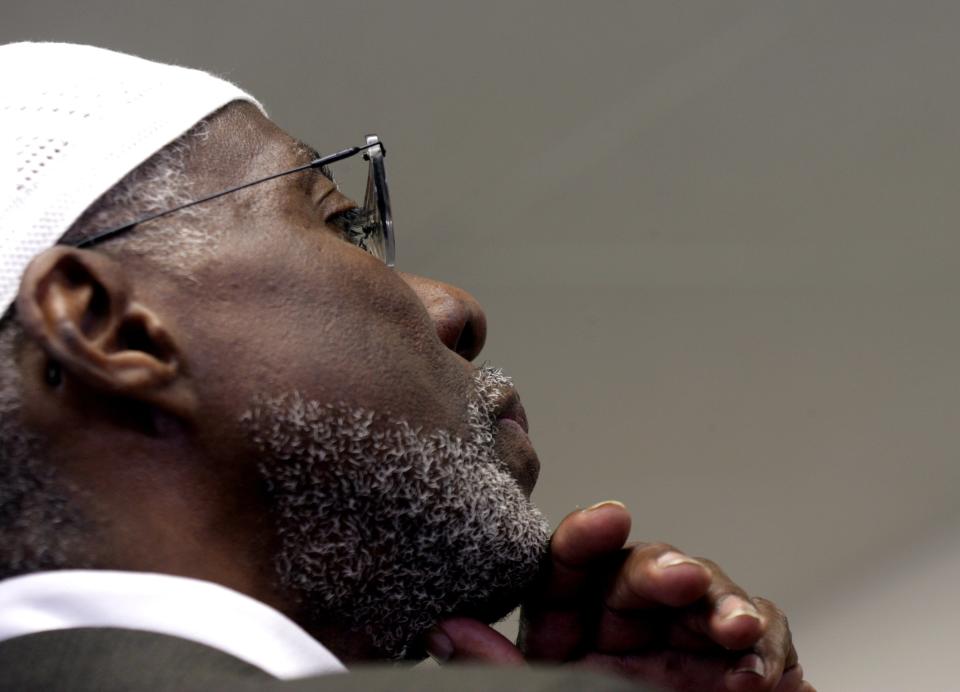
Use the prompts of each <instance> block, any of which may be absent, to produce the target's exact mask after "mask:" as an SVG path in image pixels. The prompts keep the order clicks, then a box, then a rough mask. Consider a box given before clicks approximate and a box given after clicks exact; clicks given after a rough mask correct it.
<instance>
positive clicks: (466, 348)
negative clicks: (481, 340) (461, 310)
mask: <svg viewBox="0 0 960 692" xmlns="http://www.w3.org/2000/svg"><path fill="white" fill-rule="evenodd" d="M453 350H454V351H456V352H457V353H459V354H460V355H461V356H463V357H464V358H466V359H467V360H473V359H474V358H476V356H477V354H478V353H479V352H480V349H478V348H477V331H476V329H475V328H474V326H473V323H472V322H470V321H467V322H466V323H465V324H464V325H463V329H462V330H460V335H459V336H458V337H457V343H456V344H455V345H454V347H453Z"/></svg>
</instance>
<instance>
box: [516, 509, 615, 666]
mask: <svg viewBox="0 0 960 692" xmlns="http://www.w3.org/2000/svg"><path fill="white" fill-rule="evenodd" d="M629 534H630V513H629V512H628V511H627V509H626V507H624V506H623V505H622V504H621V503H619V502H612V501H608V502H601V503H598V504H596V505H594V506H593V507H590V508H588V509H585V510H581V511H576V512H573V513H571V514H569V515H567V517H566V518H564V520H563V521H561V522H560V525H559V526H558V527H557V530H556V531H555V532H554V534H553V537H552V538H551V539H550V550H549V553H548V558H547V563H546V565H545V568H544V571H543V573H542V576H541V578H540V579H539V580H538V582H537V584H536V585H535V588H534V589H532V590H531V592H530V595H529V596H528V597H527V598H526V599H525V601H524V603H523V610H522V614H521V622H520V637H519V639H518V643H519V645H520V648H521V649H522V650H523V652H524V653H525V654H526V656H527V657H528V658H531V659H540V660H549V661H564V660H567V659H568V658H569V657H570V656H572V655H573V654H574V652H575V651H576V650H577V649H578V647H580V646H582V644H583V639H584V619H585V617H586V614H587V612H593V611H595V609H596V603H594V602H591V600H590V599H589V598H587V595H586V594H587V591H588V590H589V588H590V587H591V585H593V584H595V583H596V581H597V579H598V576H599V575H598V572H600V573H602V572H604V570H606V569H612V568H611V567H609V566H608V564H607V563H608V562H609V560H610V559H611V558H616V559H619V558H618V554H619V551H620V550H621V548H622V547H623V544H624V543H625V542H626V540H627V537H628V536H629Z"/></svg>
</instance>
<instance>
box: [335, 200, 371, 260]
mask: <svg viewBox="0 0 960 692" xmlns="http://www.w3.org/2000/svg"><path fill="white" fill-rule="evenodd" d="M327 223H329V224H330V225H332V226H334V227H336V228H337V229H339V230H340V233H342V234H343V237H344V239H345V240H347V241H348V242H350V243H353V244H354V245H356V246H357V247H359V248H362V249H363V250H366V251H367V252H369V251H370V248H369V247H368V246H367V241H368V239H370V237H371V236H372V235H374V234H375V233H376V230H377V225H376V223H375V222H374V221H373V220H372V219H371V218H370V215H369V214H366V213H364V211H363V210H362V209H360V208H359V207H354V208H353V209H347V210H346V211H342V212H340V213H338V214H334V215H333V216H332V217H330V220H329V221H328V222H327Z"/></svg>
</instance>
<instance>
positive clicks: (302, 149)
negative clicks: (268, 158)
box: [294, 139, 337, 185]
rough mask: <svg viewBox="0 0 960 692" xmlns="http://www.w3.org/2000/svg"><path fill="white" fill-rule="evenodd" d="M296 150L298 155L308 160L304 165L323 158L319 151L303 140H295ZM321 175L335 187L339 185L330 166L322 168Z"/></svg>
mask: <svg viewBox="0 0 960 692" xmlns="http://www.w3.org/2000/svg"><path fill="white" fill-rule="evenodd" d="M294 148H295V149H296V151H297V154H299V155H300V156H303V157H304V158H305V159H307V161H304V163H309V162H310V161H316V160H317V159H319V158H322V154H321V153H320V152H319V151H317V150H316V149H314V148H313V147H311V146H310V145H309V144H307V143H306V142H304V141H303V140H301V139H297V140H294ZM314 170H316V169H314ZM320 173H321V174H322V175H323V176H324V177H325V178H327V179H328V180H330V182H332V183H333V184H334V185H336V184H337V181H336V179H335V178H334V177H333V173H332V172H331V171H330V167H329V166H321V167H320Z"/></svg>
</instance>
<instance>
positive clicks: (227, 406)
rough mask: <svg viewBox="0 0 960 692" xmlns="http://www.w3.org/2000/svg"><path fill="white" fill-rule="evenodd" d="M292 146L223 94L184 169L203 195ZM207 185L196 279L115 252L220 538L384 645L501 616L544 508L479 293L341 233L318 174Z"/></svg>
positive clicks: (301, 614)
mask: <svg viewBox="0 0 960 692" xmlns="http://www.w3.org/2000/svg"><path fill="white" fill-rule="evenodd" d="M309 158H310V155H309V152H308V151H306V150H305V148H304V147H303V145H301V144H300V143H298V142H297V141H296V140H295V139H293V138H291V137H290V136H289V135H287V134H286V133H285V132H283V131H282V130H281V129H280V128H278V127H277V126H276V125H275V124H273V123H272V122H271V121H270V120H268V119H267V118H266V117H264V116H263V115H262V114H261V113H260V112H259V111H258V110H257V109H255V108H253V107H252V106H249V105H248V104H241V103H236V104H232V105H231V106H230V107H228V108H227V109H225V110H223V111H221V112H220V113H219V114H218V115H217V116H215V117H214V118H212V119H211V122H210V126H209V131H208V133H207V136H206V137H205V138H204V140H203V142H202V143H201V144H200V145H198V146H197V147H196V150H194V151H191V154H190V158H189V162H188V173H189V174H190V176H191V178H192V180H193V183H192V187H193V193H194V194H195V195H197V196H201V195H204V194H209V193H212V192H216V191H217V190H220V189H225V188H228V187H230V186H233V185H236V184H238V183H240V182H244V181H246V180H253V179H256V178H259V177H263V176H266V175H269V174H271V173H275V172H278V171H281V170H285V169H288V168H292V167H294V166H297V165H301V164H303V163H306V162H307V161H308V160H309ZM209 204H210V205H211V210H210V212H209V213H208V214H207V215H205V216H204V223H215V224H218V225H219V226H220V228H219V230H220V231H221V233H218V234H217V238H216V239H215V240H214V241H212V242H213V243H214V247H213V249H212V250H211V251H210V252H208V253H206V254H205V255H204V256H203V258H202V260H198V261H197V262H196V265H195V266H194V267H191V274H192V277H193V280H191V281H187V282H184V281H179V280H176V279H172V278H170V277H166V276H164V275H163V274H162V273H158V272H154V271H152V270H151V269H150V268H149V266H148V263H147V264H144V265H143V266H140V265H139V264H138V263H137V261H136V260H135V259H133V260H130V261H129V262H126V263H125V266H124V267H123V271H124V272H125V274H126V275H127V280H128V281H129V282H130V283H131V288H130V291H131V292H132V293H134V294H136V297H137V299H138V300H141V301H143V302H144V303H146V304H149V307H150V309H151V311H152V314H154V315H156V320H158V322H159V323H160V324H162V325H163V330H164V333H165V334H167V336H166V337H165V343H167V344H168V346H167V347H165V348H168V349H169V350H171V351H175V352H176V354H177V361H178V363H179V366H178V367H179V368H180V372H181V375H180V376H179V377H182V378H183V379H184V380H186V382H187V384H186V386H187V387H188V388H189V390H190V392H191V396H192V397H193V401H194V404H193V405H192V406H191V407H190V411H191V413H189V414H188V416H187V417H188V418H189V419H190V420H189V421H188V425H187V426H186V429H188V430H190V433H189V436H190V446H191V448H192V449H195V450H200V452H201V457H202V460H203V461H202V463H203V465H204V466H205V472H208V473H209V474H210V476H211V477H213V478H214V479H215V482H214V483H213V484H212V489H211V490H210V491H209V493H208V494H210V495H213V496H215V498H216V501H217V502H220V503H221V504H222V505H223V506H224V507H233V508H235V512H234V514H235V515H236V517H237V519H236V521H237V522H238V523H240V522H241V520H242V522H243V526H244V527H246V529H245V530H243V531H240V530H237V531H236V535H237V536H238V537H239V538H238V539H236V540H238V541H247V542H249V544H250V545H252V546H256V547H257V550H261V551H263V552H266V553H269V554H270V560H269V562H270V568H271V570H272V572H273V578H275V579H276V581H277V590H278V591H279V592H280V593H282V594H283V598H284V599H286V601H285V603H284V609H285V610H287V611H288V612H289V613H290V614H291V616H293V617H294V619H296V620H298V621H299V622H300V623H301V624H303V625H304V626H305V627H307V628H308V629H326V630H329V629H330V628H331V626H332V627H334V628H339V629H342V630H343V631H344V632H348V633H350V635H351V636H353V637H354V638H357V637H359V638H361V639H363V640H365V642H366V644H367V645H369V647H370V650H372V651H374V652H376V654H377V655H379V656H386V657H394V658H397V657H403V656H415V655H417V654H418V653H419V651H418V650H417V647H416V645H415V644H416V639H417V637H418V635H420V634H422V633H423V631H424V630H425V629H426V628H428V627H429V626H430V625H431V624H433V623H434V622H436V621H437V620H438V619H439V618H441V617H444V616H448V615H452V614H466V615H471V616H474V617H478V618H480V619H484V620H486V621H491V620H493V619H496V618H498V617H501V616H502V615H504V614H505V613H506V612H508V611H509V610H510V609H511V608H512V607H514V606H515V605H516V603H517V601H518V600H519V593H520V590H521V589H522V588H523V587H524V586H525V585H527V584H528V583H529V582H530V580H531V579H532V577H533V576H534V574H535V572H536V570H537V567H538V564H539V561H540V558H541V556H542V554H543V551H544V549H545V546H546V542H547V539H548V528H547V524H546V522H545V521H544V519H543V518H542V516H541V515H540V514H539V512H538V511H537V510H536V509H535V508H534V506H533V505H532V504H531V503H530V500H529V495H530V492H531V491H532V489H533V485H534V483H535V482H536V478H537V473H538V469H539V464H538V461H537V457H536V454H535V452H534V450H533V447H532V446H531V444H530V441H529V438H528V437H527V435H526V432H525V427H526V419H525V415H524V414H523V410H522V408H521V407H520V406H519V401H518V399H517V396H516V392H515V390H514V389H513V387H512V385H511V384H510V381H509V379H508V378H506V377H505V376H504V375H502V373H500V372H499V371H497V370H494V369H491V368H485V367H484V368H477V367H476V366H474V365H473V363H472V362H471V361H472V360H473V359H474V358H475V357H476V356H477V354H478V353H479V351H480V349H481V348H482V346H483V341H484V335H485V329H486V327H485V317H484V315H483V312H482V310H481V309H480V306H479V305H478V304H477V302H476V301H475V300H474V299H473V298H472V297H471V296H470V295H469V294H467V293H466V292H464V291H462V290H460V289H457V288H455V287H453V286H450V285H447V284H443V283H440V282H436V281H431V280H428V279H425V278H422V277H417V276H413V275H409V274H403V273H400V272H397V271H395V270H393V269H392V268H390V267H388V266H386V265H385V264H384V263H383V262H382V261H381V260H379V259H377V258H375V257H373V256H372V255H370V254H368V253H367V252H365V251H364V250H363V249H361V248H359V247H357V246H355V245H353V244H352V243H351V242H350V241H349V239H348V238H347V237H345V236H344V234H343V233H342V232H341V230H340V228H339V227H338V225H337V224H336V223H334V221H335V219H336V216H337V215H338V214H341V213H343V212H344V211H346V210H348V209H350V208H351V207H353V206H355V204H354V202H353V201H351V200H349V199H347V198H346V197H344V196H343V195H342V194H341V193H340V191H339V190H338V189H337V187H336V185H335V184H334V183H332V182H331V181H330V180H329V179H328V178H326V177H324V176H323V175H321V174H320V173H319V172H316V171H307V172H304V173H302V174H295V175H291V176H287V177H283V178H279V179H277V180H275V181H271V182H268V183H264V184H262V185H259V186H257V187H254V188H251V189H249V190H245V191H242V192H238V193H235V194H233V195H230V196H228V197H225V198H223V199H221V200H218V201H215V202H210V203H209ZM134 232H140V231H134ZM81 252H86V251H81ZM67 369H68V370H69V368H67ZM68 377H69V373H68ZM105 475H106V474H105ZM124 511H128V510H126V509H125V510H124ZM224 514H228V513H224ZM251 517H252V518H251ZM221 521H224V522H232V521H234V518H233V515H228V518H227V519H221ZM250 527H253V528H250ZM248 552H250V553H255V552H256V551H254V550H252V549H250V550H248ZM250 559H251V561H256V560H257V559H258V558H257V557H256V555H254V556H253V557H251V558H250Z"/></svg>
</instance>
